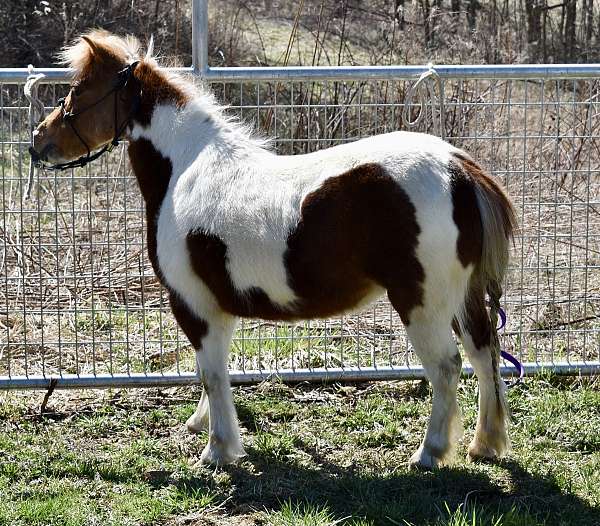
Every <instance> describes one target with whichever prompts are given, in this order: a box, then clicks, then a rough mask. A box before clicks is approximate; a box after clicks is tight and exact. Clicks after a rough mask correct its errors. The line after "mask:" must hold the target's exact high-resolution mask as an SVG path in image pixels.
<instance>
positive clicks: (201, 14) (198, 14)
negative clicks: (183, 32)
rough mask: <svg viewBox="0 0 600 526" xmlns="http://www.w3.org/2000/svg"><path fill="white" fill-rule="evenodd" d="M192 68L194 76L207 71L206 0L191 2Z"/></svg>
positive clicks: (203, 74) (202, 74) (201, 74)
mask: <svg viewBox="0 0 600 526" xmlns="http://www.w3.org/2000/svg"><path fill="white" fill-rule="evenodd" d="M192 67H193V70H194V74H195V75H199V76H200V77H202V78H203V77H205V76H206V72H207V71H208V0H193V2H192Z"/></svg>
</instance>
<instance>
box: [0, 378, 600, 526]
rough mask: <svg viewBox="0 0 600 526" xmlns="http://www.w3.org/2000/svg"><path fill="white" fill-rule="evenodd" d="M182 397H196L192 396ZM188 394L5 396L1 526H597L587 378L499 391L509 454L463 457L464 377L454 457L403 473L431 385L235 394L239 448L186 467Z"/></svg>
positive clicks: (598, 387)
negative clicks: (240, 452) (240, 454)
mask: <svg viewBox="0 0 600 526" xmlns="http://www.w3.org/2000/svg"><path fill="white" fill-rule="evenodd" d="M191 395H193V396H191ZM198 395H199V393H197V392H194V393H190V392H189V390H177V389H169V390H162V391H158V390H147V391H105V392H100V393H98V392H93V393H90V392H85V391H82V392H68V393H64V392H57V393H55V394H54V395H53V396H52V398H51V399H50V406H51V407H52V408H53V409H51V410H50V412H47V413H46V414H44V415H39V409H38V407H39V404H40V402H41V399H42V394H41V393H34V394H31V393H28V394H25V393H5V394H3V395H2V399H1V400H2V404H1V405H0V525H11V526H12V525H15V526H19V525H23V526H24V525H69V526H71V525H72V526H75V525H77V526H79V525H82V526H83V525H92V524H102V525H130V524H131V525H155V524H167V525H174V524H198V525H200V524H202V525H204V524H241V525H246V524H264V525H271V526H279V525H302V526H305V525H306V526H313V525H314V526H324V525H336V524H341V525H346V526H367V525H379V524H388V525H391V526H394V525H397V524H400V525H403V526H409V525H430V526H462V525H464V526H467V525H468V526H474V525H475V526H477V525H482V526H483V525H486V526H487V525H494V526H525V525H570V524H573V525H575V524H577V525H578V526H579V525H590V526H591V525H597V524H598V517H599V516H600V384H599V383H598V380H597V379H596V380H585V379H578V380H574V379H561V378H557V377H553V376H550V375H545V376H540V377H537V378H535V379H531V380H528V381H527V382H526V384H525V385H522V386H519V387H517V388H515V389H513V390H511V392H510V403H511V406H512V408H513V411H514V416H515V422H514V423H513V424H512V425H511V436H512V440H513V451H512V453H511V455H510V456H509V457H507V458H505V459H503V460H502V461H501V462H498V463H496V464H469V463H467V462H466V461H465V460H464V454H465V444H466V443H467V441H468V439H469V438H470V436H471V434H472V429H473V426H474V420H475V416H476V413H475V411H476V404H475V401H474V397H475V384H474V382H473V381H471V380H468V381H465V382H462V383H461V386H460V388H459V397H460V401H461V406H462V407H463V418H464V422H465V427H466V432H465V439H464V441H463V442H464V443H461V445H460V447H459V452H458V455H457V458H456V461H455V463H454V464H453V465H452V466H451V467H447V468H444V469H442V470H440V471H437V472H435V473H426V472H414V471H410V470H409V469H408V468H407V465H406V463H407V461H408V458H409V457H410V454H411V453H412V452H413V451H414V449H415V448H416V447H417V445H418V442H419V440H420V438H421V436H422V433H423V431H424V428H425V425H426V421H427V415H428V411H429V407H430V397H431V393H430V390H429V387H428V385H427V384H425V383H422V382H404V383H377V384H360V385H356V386H353V385H336V386H327V387H315V386H299V387H294V388H292V387H286V386H283V385H279V384H263V385H260V386H257V387H253V388H237V389H236V390H235V398H236V405H237V408H238V412H239V416H240V420H241V422H242V428H243V433H244V443H245V445H246V449H247V451H248V457H247V458H246V459H244V460H243V462H241V463H240V464H238V465H236V466H230V467H224V468H219V469H209V468H206V467H202V466H198V465H196V464H195V462H196V461H197V460H198V458H199V456H200V453H201V451H202V447H203V445H204V442H205V440H206V435H202V436H200V437H195V436H191V435H189V434H187V433H186V432H185V431H184V426H183V422H184V421H185V420H186V418H187V417H188V416H189V415H190V414H191V413H192V412H193V411H194V407H195V398H196V397H197V396H198Z"/></svg>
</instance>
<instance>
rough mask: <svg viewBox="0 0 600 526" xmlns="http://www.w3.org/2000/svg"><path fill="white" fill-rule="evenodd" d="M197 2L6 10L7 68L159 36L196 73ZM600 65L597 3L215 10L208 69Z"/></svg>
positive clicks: (262, 0)
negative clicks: (93, 37)
mask: <svg viewBox="0 0 600 526" xmlns="http://www.w3.org/2000/svg"><path fill="white" fill-rule="evenodd" d="M190 16H191V1H189V0H188V1H182V0H148V1H136V0H80V1H76V2H63V1H54V0H47V1H46V0H42V1H40V0H3V1H2V6H1V7H0V49H1V50H2V54H1V55H0V67H23V66H26V65H27V64H29V63H32V64H34V65H36V66H45V67H48V66H50V65H52V64H55V56H56V52H57V51H58V50H59V49H60V48H61V47H62V46H64V45H65V44H67V43H69V42H70V41H71V40H72V39H73V38H74V37H75V36H77V35H78V34H79V33H81V32H82V31H85V30H86V29H89V28H93V27H103V28H106V29H108V30H110V31H113V32H116V33H120V34H124V33H133V34H135V35H137V36H139V37H141V38H142V39H145V38H148V37H149V36H150V35H154V38H155V41H156V43H157V47H158V49H159V50H160V52H161V54H162V56H163V57H166V58H169V59H171V60H172V62H173V63H177V64H180V65H189V64H190V63H191V23H190ZM427 60H434V61H436V62H438V63H527V62H532V63H536V62H538V63H539V62H544V63H581V62H595V61H598V60H600V10H599V8H598V2H597V3H596V5H595V4H594V0H564V1H562V2H561V1H560V0H491V1H480V0H414V1H412V2H411V1H406V0H247V1H241V0H213V1H211V2H210V62H211V64H212V65H227V66H236V65H285V64H290V65H292V64H303V65H311V64H329V65H330V64H346V65H350V64H391V63H396V64H409V63H410V64H416V63H423V62H424V61H427Z"/></svg>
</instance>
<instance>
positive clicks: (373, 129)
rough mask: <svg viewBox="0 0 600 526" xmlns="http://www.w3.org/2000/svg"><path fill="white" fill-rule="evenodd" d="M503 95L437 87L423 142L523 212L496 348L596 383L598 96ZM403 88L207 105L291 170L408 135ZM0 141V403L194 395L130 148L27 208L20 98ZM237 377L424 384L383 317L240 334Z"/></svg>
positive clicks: (579, 83) (270, 85) (0, 114)
mask: <svg viewBox="0 0 600 526" xmlns="http://www.w3.org/2000/svg"><path fill="white" fill-rule="evenodd" d="M472 70H473V67H472V66H471V67H469V72H471V71H472ZM506 77H507V78H505V79H503V78H495V79H494V80H485V79H477V78H475V79H473V78H470V79H454V78H452V79H445V80H443V94H444V110H443V114H442V112H441V107H440V104H439V98H434V99H433V100H432V101H429V102H428V104H427V107H426V108H425V111H426V118H425V119H423V120H422V121H421V123H420V124H419V126H418V130H419V131H425V132H430V133H436V134H438V133H443V134H444V136H445V137H446V138H447V140H449V141H450V142H451V143H453V144H455V145H456V146H459V147H464V148H465V149H466V150H467V151H469V152H470V153H471V154H472V155H473V156H474V157H475V158H476V159H478V160H479V161H480V162H481V163H482V164H483V165H484V166H486V167H487V168H488V169H489V170H490V171H491V172H492V173H493V174H494V175H495V176H496V177H498V178H500V180H501V181H502V182H503V183H504V184H505V185H506V187H507V188H508V191H509V193H510V195H511V197H512V199H513V201H514V203H515V206H516V208H517V211H518V218H519V222H520V226H521V229H520V232H519V234H518V235H517V237H516V240H515V244H514V247H513V250H512V259H511V265H510V269H509V272H508V275H507V278H506V283H505V297H504V300H503V304H504V306H505V309H506V311H507V313H508V323H507V326H506V329H505V330H504V332H503V333H502V336H501V341H502V346H503V348H504V349H505V350H507V351H508V352H510V353H512V354H515V355H517V356H519V357H520V358H521V360H522V361H523V362H525V363H526V364H527V367H526V370H527V372H533V371H536V370H539V369H540V368H541V367H549V368H551V369H553V370H555V371H557V372H574V371H580V372H583V373H593V372H599V371H600V270H599V269H600V81H599V80H598V79H589V78H586V79H573V78H567V76H565V78H558V77H557V78H545V79H532V80H515V79H512V80H511V78H510V75H509V74H507V75H506ZM22 80H24V79H22ZM410 85H411V81H404V80H384V81H378V80H369V79H366V78H365V79H364V80H363V79H359V80H346V81H326V80H320V81H318V82H312V81H303V82H295V81H288V80H283V81H277V80H273V81H265V80H261V81H245V82H240V81H239V80H236V81H235V82H234V81H231V82H213V83H212V89H213V91H214V92H215V94H216V96H217V98H218V99H219V100H220V101H222V102H223V103H226V104H228V105H229V108H228V110H227V111H228V112H230V113H231V114H232V115H234V116H238V117H239V118H240V119H241V120H243V121H245V122H248V123H249V124H250V125H252V126H253V127H254V128H256V129H257V130H258V131H259V132H260V133H261V134H263V135H268V136H273V137H274V138H275V139H274V143H273V147H274V148H275V149H276V150H277V151H278V152H279V153H283V154H291V153H296V154H298V153H305V152H309V151H314V150H318V149H321V148H326V147H330V146H333V145H336V144H340V143H342V142H347V141H352V140H356V139H357V138H360V137H365V136H369V135H373V134H377V133H385V132H389V131H394V130H399V129H405V126H404V124H403V122H402V111H403V108H404V103H405V98H406V94H407V92H408V88H409V87H410ZM64 90H65V87H64V85H60V84H51V85H45V86H42V87H40V97H41V98H42V99H43V100H44V102H45V103H46V104H47V106H49V107H51V106H52V105H53V104H54V103H55V101H56V100H57V98H58V97H60V96H61V95H62V94H63V92H64ZM418 109H419V108H418V106H417V105H415V106H414V108H412V113H413V116H414V115H415V114H416V112H417V111H418ZM0 139H1V142H0V145H1V150H0V154H1V157H0V170H1V176H2V182H1V184H2V190H1V207H0V210H1V214H2V215H1V218H0V230H1V236H0V269H1V271H0V280H1V281H2V284H1V285H0V387H1V388H25V387H46V386H48V385H49V383H50V379H52V378H58V379H59V380H58V384H57V385H58V386H63V387H68V386H90V387H94V386H107V385H115V386H116V385H167V384H168V385H173V384H180V383H191V382H195V381H197V378H196V376H195V372H194V363H195V361H194V353H193V351H192V349H191V346H190V345H189V344H188V342H187V340H186V339H185V337H184V336H183V334H182V333H181V332H180V331H179V330H178V327H177V325H176V323H175V321H174V319H173V317H172V315H171V314H170V311H169V308H168V301H167V298H166V295H165V293H164V291H163V290H161V287H160V286H159V284H158V282H157V280H156V278H155V277H154V274H153V272H152V269H151V266H150V263H149V260H148V258H147V256H146V235H145V217H144V203H143V200H142V198H141V195H140V193H139V191H138V189H137V183H136V181H135V177H134V176H133V174H132V173H131V168H130V166H129V162H128V158H127V153H126V148H125V147H124V145H122V146H121V147H119V148H116V149H115V150H114V151H113V152H112V153H110V154H109V155H106V156H104V157H102V158H100V159H99V160H97V161H96V162H94V163H92V164H91V165H88V166H87V167H85V168H79V169H75V170H70V171H65V172H49V171H38V172H37V173H36V176H35V179H34V183H33V185H32V188H31V197H30V198H29V199H28V198H27V196H26V194H27V187H28V169H29V166H28V163H29V155H28V153H27V148H28V145H29V130H28V124H27V106H26V103H25V99H24V97H23V86H22V81H21V82H18V83H14V84H10V83H4V84H0ZM231 370H232V379H233V380H234V381H236V382H253V381H258V380H261V379H264V378H266V377H268V376H269V375H272V374H274V373H277V374H279V375H280V376H281V377H282V378H284V379H286V380H298V381H300V380H323V379H335V378H348V379H353V378H392V377H411V378H412V377H421V376H423V370H422V368H421V366H420V364H419V362H418V360H417V358H416V356H415V355H414V353H413V351H412V350H411V347H410V345H409V344H408V342H407V339H406V335H405V332H404V330H403V328H402V324H401V322H400V319H399V317H398V315H397V314H396V313H395V312H394V311H393V309H392V308H391V306H390V304H389V303H388V302H387V301H385V300H381V301H379V302H377V303H376V304H375V305H373V306H371V307H369V308H368V309H366V310H364V311H362V312H360V313H358V314H353V315H346V316H342V317H340V318H336V319H329V320H317V321H307V322H303V323H297V324H287V323H274V322H265V321H260V320H244V321H242V322H241V323H240V326H239V329H238V331H237V333H236V335H235V339H234V342H233V346H232V349H231ZM503 370H504V371H508V367H504V368H503Z"/></svg>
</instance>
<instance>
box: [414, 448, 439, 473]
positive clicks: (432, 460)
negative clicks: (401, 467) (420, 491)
mask: <svg viewBox="0 0 600 526" xmlns="http://www.w3.org/2000/svg"><path fill="white" fill-rule="evenodd" d="M442 465H443V461H442V458H441V457H439V456H436V455H434V454H433V453H432V452H431V451H429V448H427V447H424V446H421V447H419V449H417V451H415V452H414V453H413V456H412V457H410V462H409V466H410V468H411V469H420V470H424V471H431V470H433V469H437V468H439V467H441V466H442Z"/></svg>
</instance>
